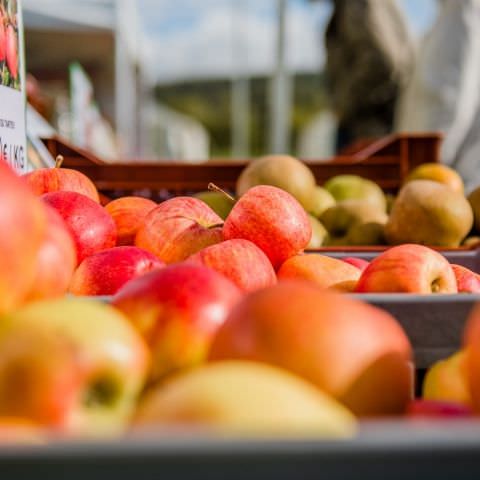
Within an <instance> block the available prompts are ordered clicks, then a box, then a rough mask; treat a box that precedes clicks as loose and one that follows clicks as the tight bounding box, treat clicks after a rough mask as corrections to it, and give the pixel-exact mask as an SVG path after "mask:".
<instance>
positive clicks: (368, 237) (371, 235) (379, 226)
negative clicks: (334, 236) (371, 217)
mask: <svg viewBox="0 0 480 480" xmlns="http://www.w3.org/2000/svg"><path fill="white" fill-rule="evenodd" d="M384 230H385V224H384V223H378V222H367V223H358V224H356V225H353V226H352V228H350V230H349V231H348V233H347V237H346V241H347V245H352V246H362V245H385V243H386V241H385V232H384Z"/></svg>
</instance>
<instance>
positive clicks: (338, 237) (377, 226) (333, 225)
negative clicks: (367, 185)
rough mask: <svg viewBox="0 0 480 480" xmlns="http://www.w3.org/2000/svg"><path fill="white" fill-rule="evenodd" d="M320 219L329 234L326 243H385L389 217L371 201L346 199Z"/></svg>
mask: <svg viewBox="0 0 480 480" xmlns="http://www.w3.org/2000/svg"><path fill="white" fill-rule="evenodd" d="M320 220H321V222H322V223H323V225H324V226H325V228H326V229H327V230H328V234H329V236H328V238H327V239H326V241H325V244H326V245H330V246H340V245H378V244H383V243H384V240H383V226H384V225H385V224H386V222H387V220H388V217H387V214H386V213H384V212H382V211H380V210H378V208H377V207H376V206H375V205H373V204H371V203H369V202H365V201H357V200H345V201H343V202H339V203H337V205H335V206H334V207H331V208H329V209H328V210H327V211H326V212H324V214H323V215H322V216H321V217H320Z"/></svg>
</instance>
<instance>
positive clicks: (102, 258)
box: [69, 246, 164, 296]
mask: <svg viewBox="0 0 480 480" xmlns="http://www.w3.org/2000/svg"><path fill="white" fill-rule="evenodd" d="M163 266H164V263H163V262H161V261H160V260H159V259H158V258H157V257H156V256H155V255H153V254H151V253H150V252H147V251H146V250H142V249H141V248H137V247H128V246H125V247H115V248H110V249H108V250H104V251H103V252H99V253H95V254H93V255H90V256H89V257H87V258H86V259H85V260H84V261H83V262H82V263H81V264H80V265H79V267H78V268H77V270H76V271H75V274H74V275H73V278H72V281H71V284H70V289H69V291H70V293H72V294H74V295H84V296H95V295H113V294H115V293H117V291H118V290H120V288H121V287H123V285H125V284H126V283H127V282H128V281H130V280H132V279H133V278H137V277H140V276H141V275H145V274H146V273H147V272H150V271H151V270H155V269H158V268H162V267H163Z"/></svg>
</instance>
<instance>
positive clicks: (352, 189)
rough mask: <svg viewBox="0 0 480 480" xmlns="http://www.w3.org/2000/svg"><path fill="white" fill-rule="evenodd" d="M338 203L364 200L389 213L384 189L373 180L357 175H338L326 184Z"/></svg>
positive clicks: (326, 187)
mask: <svg viewBox="0 0 480 480" xmlns="http://www.w3.org/2000/svg"><path fill="white" fill-rule="evenodd" d="M324 188H325V189H326V190H328V191H329V192H330V193H331V194H332V196H333V198H335V200H336V201H337V202H342V201H344V200H362V201H365V202H368V203H371V204H372V205H374V206H376V207H377V208H378V209H379V210H381V211H382V212H386V211H387V201H386V199H385V195H384V194H383V191H382V189H381V188H380V187H379V186H378V185H377V184H376V183H375V182H372V181H371V180H367V179H366V178H362V177H359V176H357V175H338V176H336V177H333V178H331V179H330V180H328V182H327V183H325V185H324Z"/></svg>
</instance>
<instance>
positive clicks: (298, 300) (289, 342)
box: [209, 281, 413, 416]
mask: <svg viewBox="0 0 480 480" xmlns="http://www.w3.org/2000/svg"><path fill="white" fill-rule="evenodd" d="M209 357H210V360H212V361H216V360H230V359H232V360H237V359H238V360H250V361H254V362H255V361H256V362H265V363H269V364H272V365H275V366H278V367H281V368H285V369H286V370H289V371H291V372H292V373H294V374H297V375H299V376H301V377H303V378H305V379H306V380H308V381H310V382H312V383H313V384H314V385H316V386H317V387H319V388H320V389H321V390H322V391H324V392H326V393H328V394H330V395H332V396H333V397H335V398H336V399H338V400H340V401H341V402H342V403H343V404H345V405H346V406H347V407H348V408H349V409H350V410H351V411H352V412H353V413H355V414H357V415H362V416H372V415H382V414H385V415H388V414H398V413H403V412H404V411H405V407H406V405H407V403H408V402H409V401H410V400H411V397H412V393H413V365H412V349H411V346H410V342H409V340H408V338H407V336H406V335H405V333H404V331H403V330H402V328H401V326H400V325H399V324H398V323H397V322H396V321H395V319H394V318H393V317H392V316H391V315H389V314H388V313H387V312H384V311H383V310H380V309H378V308H376V307H373V306H371V305H368V304H365V303H363V302H360V301H358V300H355V299H353V298H350V297H347V296H346V295H342V294H338V293H333V292H328V291H326V290H322V289H320V288H318V287H317V286H315V285H313V284H310V283H307V282H294V281H289V282H280V283H279V284H278V285H276V286H273V287H269V288H266V289H264V290H260V291H258V292H254V293H252V294H250V295H248V296H246V297H245V298H244V299H243V301H241V302H240V303H239V304H238V305H237V306H236V307H235V308H234V309H233V310H232V312H231V314H230V315H229V316H228V318H227V320H226V321H225V323H224V324H223V325H222V326H221V327H220V329H219V331H218V333H217V335H216V336H215V339H214V341H213V344H212V347H211V350H210V355H209Z"/></svg>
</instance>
